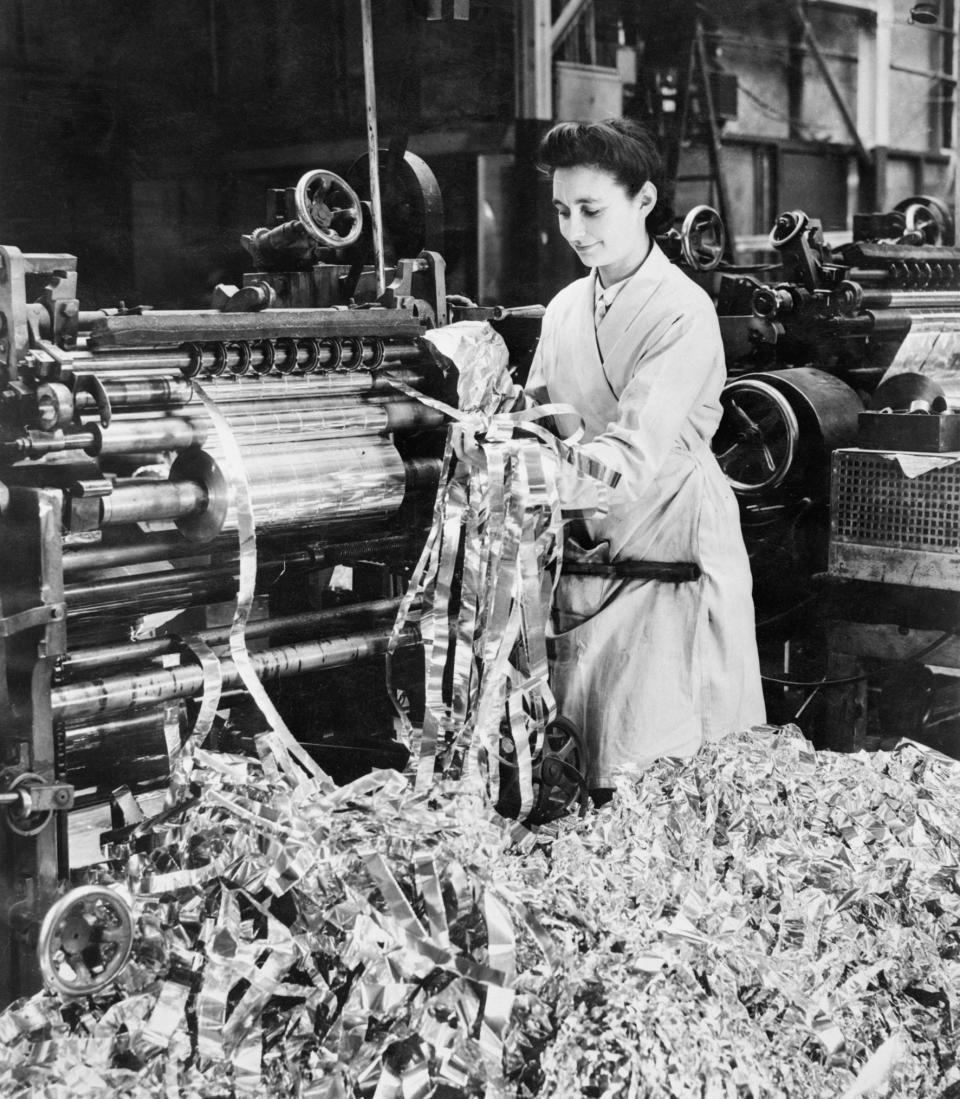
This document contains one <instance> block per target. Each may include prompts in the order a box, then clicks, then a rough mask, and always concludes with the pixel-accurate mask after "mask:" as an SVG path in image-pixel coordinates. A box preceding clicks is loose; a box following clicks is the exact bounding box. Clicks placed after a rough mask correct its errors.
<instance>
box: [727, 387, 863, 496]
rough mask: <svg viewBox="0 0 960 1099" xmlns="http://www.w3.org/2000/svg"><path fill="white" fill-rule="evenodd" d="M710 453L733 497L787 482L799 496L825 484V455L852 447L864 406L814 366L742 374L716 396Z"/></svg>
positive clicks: (827, 464) (849, 390) (756, 493)
mask: <svg viewBox="0 0 960 1099" xmlns="http://www.w3.org/2000/svg"><path fill="white" fill-rule="evenodd" d="M720 403H721V405H722V407H723V415H722V417H721V420H720V426H719V427H718V428H717V433H716V435H715V436H714V438H713V450H714V453H715V454H716V457H717V460H718V462H719V463H720V467H721V468H722V469H723V472H724V473H725V474H726V477H727V480H728V481H729V482H730V485H731V487H732V488H733V490H734V492H736V493H738V494H739V495H742V496H759V495H762V494H764V493H767V492H770V491H771V490H773V489H776V488H777V487H778V486H780V485H783V484H785V482H787V481H788V480H789V482H790V484H791V485H792V486H793V487H795V488H800V489H801V491H802V492H803V493H804V494H810V493H814V494H818V493H819V492H821V491H822V490H823V488H824V487H825V486H826V485H828V484H829V469H830V453H831V451H833V450H835V449H836V448H837V447H842V446H853V445H855V443H856V440H857V433H858V430H859V416H860V413H861V412H862V411H863V401H862V400H861V399H860V397H859V396H858V394H857V393H856V391H855V390H853V389H852V388H851V387H850V386H849V385H847V384H846V382H842V381H841V380H840V379H839V378H836V377H834V376H833V375H832V374H828V373H827V372H826V371H824V370H817V369H816V368H815V367H809V366H798V367H790V368H788V369H785V370H769V371H764V372H762V373H758V374H746V375H744V376H743V377H740V378H735V379H733V380H732V381H730V382H728V383H727V385H726V386H725V387H724V390H723V393H722V394H721V396H720Z"/></svg>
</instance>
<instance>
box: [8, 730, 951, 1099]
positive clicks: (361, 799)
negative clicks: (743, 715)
mask: <svg viewBox="0 0 960 1099" xmlns="http://www.w3.org/2000/svg"><path fill="white" fill-rule="evenodd" d="M187 779H188V784H187V786H186V787H185V788H184V791H183V794H182V796H183V798H184V800H183V801H182V803H181V804H179V805H177V806H175V807H173V808H171V810H170V811H169V812H167V813H166V814H164V815H162V816H161V817H160V818H157V819H156V820H154V821H153V822H150V823H148V824H147V825H141V826H139V828H138V830H137V831H136V832H135V834H133V835H132V836H131V837H130V840H129V842H128V844H127V850H126V851H122V850H118V849H112V850H111V851H110V852H109V854H110V856H111V857H110V859H109V860H108V861H107V862H105V863H104V864H103V866H102V867H100V868H99V870H98V871H97V872H96V874H95V875H93V878H94V879H95V880H98V881H100V882H101V883H103V884H105V885H107V886H108V887H109V888H111V889H115V890H117V891H119V893H120V894H121V895H122V896H123V897H124V898H125V901H126V902H127V903H129V905H130V906H131V908H132V911H133V916H134V921H135V927H136V938H135V943H134V949H133V952H132V955H131V958H130V961H129V962H128V963H127V965H126V966H125V967H124V969H123V970H122V971H121V973H120V974H119V976H118V977H117V978H116V979H115V980H114V981H113V982H112V984H110V985H109V986H108V987H106V988H105V989H103V990H102V991H100V992H97V993H95V994H93V995H88V996H85V997H82V998H79V999H75V1000H64V999H61V998H60V997H58V996H57V995H54V994H53V993H52V992H43V993H39V994H37V995H36V996H33V997H32V998H30V999H28V1000H22V1001H19V1002H17V1003H15V1004H13V1005H12V1006H10V1007H9V1008H7V1009H6V1010H5V1011H4V1012H3V1013H2V1014H0V1094H3V1095H4V1096H12V1097H17V1096H21V1095H22V1096H28V1095H43V1096H51V1097H53V1096H67V1095H69V1096H70V1097H71V1099H80V1097H84V1096H102V1095H117V1096H137V1097H140V1096H160V1095H164V1096H174V1095H175V1096H226V1095H238V1096H242V1095H248V1094H254V1093H257V1094H259V1095H284V1096H287V1095H289V1096H303V1097H309V1099H328V1097H329V1099H333V1097H344V1099H345V1097H348V1096H360V1095H362V1096H371V1097H376V1099H391V1097H398V1099H399V1097H403V1099H413V1097H417V1099H419V1097H424V1099H425V1097H427V1096H437V1097H449V1099H452V1097H455V1096H483V1097H487V1099H495V1097H501V1096H502V1097H508V1096H518V1097H524V1096H530V1097H532V1096H555V1097H574V1096H595V1097H598V1099H599V1097H601V1096H624V1097H634V1096H637V1097H639V1096H657V1097H670V1096H677V1097H687V1096H691V1097H692V1096H697V1097H708V1099H713V1097H727V1096H729V1097H734V1096H736V1097H738V1099H740V1097H761V1096H763V1097H767V1096H771V1097H772V1096H778V1097H780V1096H782V1097H789V1099H807V1097H809V1099H820V1097H827V1096H830V1097H834V1096H836V1097H840V1096H845V1097H847V1099H854V1097H856V1096H860V1095H874V1096H897V1097H898V1099H902V1097H911V1096H917V1097H921V1096H922V1097H944V1099H946V1097H947V1096H954V1095H957V1094H960V1068H958V1066H957V1064H956V1061H955V1058H956V1052H957V1049H958V1033H957V1019H958V1014H957V1009H958V1006H960V1005H958V996H960V877H958V874H960V763H957V762H955V761H952V760H949V759H947V758H946V757H943V756H941V755H938V754H936V753H934V752H930V751H927V750H925V749H923V748H921V747H919V746H917V745H914V744H910V743H905V744H904V745H902V746H901V747H900V748H898V749H897V750H896V751H893V752H889V753H875V754H859V755H839V754H834V753H816V752H814V751H813V749H812V748H811V746H810V745H809V744H808V743H807V742H806V741H805V740H804V739H803V738H802V736H801V735H800V734H799V732H798V731H797V730H796V729H794V728H792V727H787V728H785V729H772V728H760V729H755V730H751V731H749V732H744V733H742V734H740V735H737V736H734V737H730V738H727V739H726V740H724V741H722V742H720V743H718V744H715V745H710V746H707V747H705V748H704V749H703V750H702V751H701V753H700V754H699V755H697V756H696V757H695V758H693V759H690V760H683V761H662V762H660V763H658V764H656V765H655V766H653V767H651V768H650V769H648V770H647V771H646V772H644V773H643V774H642V775H639V776H635V777H633V778H627V777H625V778H624V779H623V781H622V783H621V785H620V787H619V790H618V794H617V796H616V797H615V799H614V800H613V802H611V803H610V804H609V805H607V806H606V807H604V808H603V809H602V810H599V811H591V812H589V813H588V814H587V815H586V816H584V817H583V818H576V817H573V816H571V817H567V818H564V819H563V820H561V821H560V822H557V823H555V824H553V825H552V826H550V827H549V828H547V829H544V830H542V831H540V832H536V833H535V832H531V831H528V830H526V829H524V828H522V827H521V826H518V825H517V824H516V823H515V822H511V821H504V820H501V819H498V818H493V817H492V816H491V813H490V810H489V808H488V801H487V799H486V797H485V794H484V791H483V790H481V789H475V788H470V787H468V786H467V784H466V783H465V782H463V781H461V782H458V783H456V784H451V785H449V786H442V785H441V786H438V787H435V788H433V789H431V790H430V791H429V792H428V793H419V794H417V793H414V792H412V791H411V788H410V784H409V782H408V780H407V779H406V778H405V777H403V776H401V775H398V774H396V773H395V772H389V771H382V772H375V773H373V774H371V775H370V776H367V777H365V778H362V779H359V780H358V781H357V782H355V783H354V784H353V785H352V786H348V787H342V788H340V789H331V787H330V786H329V784H322V783H318V782H316V781H314V780H309V779H304V780H303V781H293V780H291V778H290V777H289V775H288V774H286V773H284V772H283V771H281V770H278V769H277V768H276V767H271V766H269V765H268V761H265V762H264V763H261V762H260V761H259V760H256V759H249V758H244V757H238V756H228V755H222V754H218V753H214V752H207V751H204V750H202V749H201V750H198V751H197V752H196V753H195V755H194V757H193V759H192V763H191V770H190V773H189V774H188V775H187ZM122 856H125V857H122Z"/></svg>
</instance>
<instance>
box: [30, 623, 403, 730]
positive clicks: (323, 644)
mask: <svg viewBox="0 0 960 1099" xmlns="http://www.w3.org/2000/svg"><path fill="white" fill-rule="evenodd" d="M390 636H391V631H390V630H389V629H381V630H366V631H364V632H362V633H357V634H351V635H349V636H344V637H333V638H324V639H322V640H318V641H305V642H301V643H299V644H295V645H283V646H281V647H279V648H273V649H264V650H262V651H260V652H252V653H250V661H251V663H252V665H253V670H254V672H255V674H256V675H257V677H258V678H259V679H260V680H267V681H269V680H272V679H284V678H287V677H291V676H299V675H306V674H307V673H309V672H315V671H320V670H322V669H326V668H339V667H343V666H345V665H347V664H354V663H356V662H358V661H360V660H364V659H367V658H368V657H373V656H382V655H383V654H384V653H386V651H387V645H388V642H389V640H390ZM419 642H420V632H419V629H418V627H416V626H411V625H408V626H406V627H405V628H404V629H403V631H402V632H401V634H400V638H399V647H400V648H412V647H414V646H416V645H417V644H419ZM221 670H222V673H223V688H224V689H230V688H232V687H236V686H238V685H239V684H240V683H241V682H242V681H241V678H240V673H239V672H238V671H237V668H236V665H235V664H234V663H233V661H232V660H224V661H222V662H221ZM202 693H203V671H202V669H201V668H200V666H199V665H198V664H192V665H186V666H184V667H179V668H166V669H155V670H151V671H149V672H140V673H136V674H130V675H117V676H106V677H104V678H102V679H97V680H94V681H85V682H83V683H73V684H69V685H67V686H64V687H56V688H54V690H53V691H52V692H51V696H50V703H51V710H52V713H53V717H54V720H65V719H66V718H67V717H69V718H71V719H72V720H80V719H81V718H88V717H89V718H96V717H101V716H106V715H108V714H120V713H128V712H130V711H132V710H136V709H141V708H144V707H147V706H156V705H158V704H159V703H161V702H170V701H173V700H174V699H177V698H196V697H199V696H200V695H201V694H202Z"/></svg>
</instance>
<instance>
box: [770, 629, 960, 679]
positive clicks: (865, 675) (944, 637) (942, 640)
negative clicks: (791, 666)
mask: <svg viewBox="0 0 960 1099" xmlns="http://www.w3.org/2000/svg"><path fill="white" fill-rule="evenodd" d="M958 633H960V628H955V629H952V630H946V631H945V632H944V633H942V634H941V635H940V636H939V637H938V638H937V639H936V641H931V642H930V644H929V645H924V647H923V648H922V649H918V650H917V651H916V652H915V653H911V654H910V656H905V657H902V658H901V659H900V660H892V661H890V663H889V664H887V665H886V668H887V669H889V668H891V667H893V668H898V667H904V666H905V665H907V664H915V663H916V662H917V661H918V660H921V659H923V657H925V656H929V655H930V653H932V652H933V651H934V650H935V649H939V648H940V646H941V645H945V644H946V643H947V642H948V641H949V640H950V638H951V637H956V636H957V634H958ZM885 670H886V669H885ZM877 674H878V673H876V672H862V673H861V674H860V675H846V676H842V677H840V678H838V679H786V678H785V677H781V676H775V675H764V674H763V673H762V672H761V674H760V678H761V679H762V680H763V681H764V683H776V684H777V685H779V686H781V687H842V686H846V685H848V684H850V683H862V682H864V681H865V680H868V679H872V678H874V676H876V675H877Z"/></svg>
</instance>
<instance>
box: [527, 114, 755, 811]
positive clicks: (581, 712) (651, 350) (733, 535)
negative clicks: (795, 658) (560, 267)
mask: <svg viewBox="0 0 960 1099" xmlns="http://www.w3.org/2000/svg"><path fill="white" fill-rule="evenodd" d="M540 160H541V164H542V166H543V168H544V169H545V170H547V171H549V172H550V173H551V174H552V177H553V203H554V207H555V208H556V211H557V218H558V221H559V225H560V232H561V233H562V234H563V236H564V238H565V239H566V241H567V242H568V244H569V245H570V246H571V248H573V250H574V251H575V252H576V253H577V255H578V256H579V258H580V260H581V261H582V262H583V264H584V265H585V266H586V267H589V268H590V269H591V270H590V273H589V274H588V275H587V276H586V277H584V278H582V279H579V280H578V281H576V282H573V283H571V284H570V285H569V286H567V287H566V288H565V289H563V290H561V291H560V293H559V294H557V296H556V297H555V298H554V299H553V300H552V301H551V302H550V304H549V306H548V307H547V310H546V315H545V316H544V319H543V332H542V336H541V339H540V343H539V346H538V348H537V352H536V355H535V357H534V361H533V365H532V367H531V372H530V377H529V380H528V383H527V392H528V394H530V395H531V396H532V397H533V398H534V399H535V400H537V401H538V402H540V403H543V402H545V401H550V402H558V403H566V404H570V405H572V406H573V407H574V408H575V409H576V410H577V411H578V412H579V413H580V416H581V417H582V419H583V423H584V427H585V433H584V437H583V440H584V441H583V443H582V447H581V449H582V451H583V452H584V453H586V454H587V455H589V456H590V457H593V458H596V459H598V460H599V461H601V462H603V463H604V464H605V465H606V466H608V467H610V468H612V469H613V470H615V471H617V472H618V473H619V474H620V480H619V483H618V484H617V486H616V487H615V488H614V489H613V490H611V492H610V497H609V499H610V507H609V510H608V511H607V513H606V514H605V515H603V516H602V517H599V518H596V519H593V520H585V521H583V522H581V523H580V524H579V525H578V527H577V528H576V529H572V528H571V529H570V537H569V538H568V542H567V551H566V556H567V558H568V559H569V558H571V557H574V558H576V559H579V561H580V562H581V565H580V566H579V567H580V568H584V567H586V568H589V567H591V564H592V565H604V566H609V565H610V564H613V565H615V566H616V565H620V564H621V563H627V568H621V572H624V573H625V572H627V571H628V570H629V563H636V562H643V561H666V562H691V563H694V564H696V565H698V566H699V568H700V571H701V575H700V578H699V579H697V580H694V581H687V582H679V583H673V582H665V581H661V580H640V579H631V578H628V577H627V576H626V575H621V576H617V575H613V576H611V575H609V573H610V571H611V570H610V569H609V568H605V569H604V570H602V571H603V572H605V573H606V574H607V575H589V574H587V575H584V574H582V573H579V572H578V573H576V574H574V573H572V572H571V573H569V574H565V575H562V577H561V580H560V585H559V589H558V593H557V599H556V601H555V605H554V623H553V624H554V636H553V647H554V651H553V660H552V676H551V678H552V685H553V690H554V693H555V695H556V698H557V705H558V710H559V713H560V714H562V715H563V716H565V717H567V718H569V719H570V720H572V721H573V722H574V723H575V724H576V725H577V726H578V727H579V728H580V729H581V730H582V731H583V733H584V735H585V737H586V740H587V744H588V749H589V768H590V774H589V776H588V778H589V784H590V786H591V788H593V789H594V790H595V791H596V793H595V800H596V801H598V802H599V801H602V800H605V799H606V797H607V796H608V795H607V794H606V793H604V791H608V790H609V789H610V788H612V787H613V785H614V776H615V774H616V772H617V770H618V769H620V768H621V767H623V766H625V765H627V766H629V765H633V766H639V767H642V766H643V765H645V764H648V763H649V762H651V761H652V760H653V759H656V758H657V757H661V756H685V755H689V754H691V753H693V752H694V751H696V749H697V748H698V747H699V746H700V745H701V743H703V741H705V740H713V739H716V738H718V737H721V736H724V735H725V734H727V733H730V732H734V731H735V730H738V729H743V728H747V727H749V726H750V725H752V724H756V723H759V722H762V721H763V720H764V705H763V695H762V691H761V685H760V670H759V662H758V659H757V646H756V638H755V634H754V615H753V603H752V596H751V577H750V568H749V563H748V560H747V555H746V551H745V549H744V544H743V539H742V536H741V533H740V522H739V513H738V508H737V503H736V499H735V497H734V495H733V492H732V491H731V489H730V487H729V485H728V484H727V482H726V479H725V478H724V475H723V473H722V472H721V470H720V467H719V466H718V464H717V462H716V459H715V458H714V456H713V453H712V451H711V449H710V439H711V437H712V436H713V433H714V431H715V430H716V427H717V424H718V423H719V420H720V399H719V398H720V391H721V388H722V386H723V383H724V380H725V366H724V358H723V348H722V344H721V339H720V329H719V324H718V322H717V316H716V311H715V309H714V307H713V304H712V303H711V301H710V299H709V297H708V296H707V295H706V294H705V293H704V292H703V290H701V289H700V287H698V286H697V285H695V284H694V283H693V282H692V281H691V280H690V279H689V278H688V277H687V276H686V275H685V274H683V272H682V271H680V270H679V269H677V268H676V267H673V266H672V265H671V264H670V263H669V262H668V260H667V259H666V257H665V256H664V254H663V252H662V251H661V250H660V248H659V247H658V246H657V244H656V242H655V241H654V240H653V234H654V233H656V232H658V231H662V230H663V229H665V228H667V227H668V226H669V224H670V220H671V219H670V213H669V211H668V210H667V209H666V208H665V206H664V203H663V202H662V200H661V197H660V193H661V187H662V182H663V167H662V162H661V160H660V157H659V154H658V152H657V149H656V147H655V145H654V143H653V141H652V140H651V138H650V136H649V134H647V132H646V131H645V130H644V129H643V128H642V127H641V126H640V125H638V124H637V123H635V122H633V121H631V120H623V119H613V120H610V121H606V122H595V123H561V124H559V125H557V126H554V127H553V129H552V130H550V132H549V133H548V134H547V135H546V136H545V138H544V139H543V142H542V144H541V148H540ZM569 481H570V479H569V478H568V477H567V476H566V475H565V476H564V479H563V485H562V486H561V495H562V497H563V496H565V495H567V492H568V491H569V493H570V494H571V496H572V494H573V492H574V489H573V486H572V484H571V485H570V488H569V490H568V489H566V488H564V487H563V486H564V485H567V484H569ZM584 562H586V563H587V564H586V565H584V564H583V563H584ZM600 571H601V570H599V569H598V570H597V572H598V573H599V572H600Z"/></svg>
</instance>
